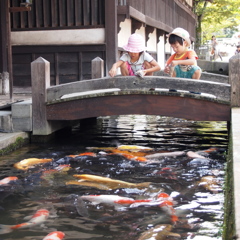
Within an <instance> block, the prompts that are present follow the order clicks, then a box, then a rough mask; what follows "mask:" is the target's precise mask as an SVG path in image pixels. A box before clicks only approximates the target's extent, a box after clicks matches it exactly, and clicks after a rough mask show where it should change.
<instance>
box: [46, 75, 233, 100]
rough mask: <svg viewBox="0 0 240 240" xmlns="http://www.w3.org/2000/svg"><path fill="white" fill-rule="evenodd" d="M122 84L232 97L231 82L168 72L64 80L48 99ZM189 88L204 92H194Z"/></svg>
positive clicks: (132, 88)
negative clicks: (194, 77) (141, 75)
mask: <svg viewBox="0 0 240 240" xmlns="http://www.w3.org/2000/svg"><path fill="white" fill-rule="evenodd" d="M113 88H119V89H120V90H121V91H125V92H126V91H135V92H136V91H141V92H151V93H150V94H154V91H156V92H158V93H159V92H162V93H163V94H164V95H169V96H171V95H172V94H173V91H168V90H169V89H170V90H175V91H176V92H177V93H178V95H179V94H180V95H181V96H182V97H184V96H185V95H186V96H188V97H192V98H198V99H199V98H205V97H209V98H210V99H211V98H212V99H214V101H224V102H228V103H229V101H230V98H231V97H230V94H231V86H230V85H229V84H227V83H219V82H211V81H206V80H197V81H196V80H192V79H183V78H170V77H165V76H162V77H161V76H148V77H144V78H140V77H131V76H128V77H123V76H119V77H114V78H110V77H105V78H100V79H92V80H84V81H79V82H74V83H70V84H69V83H68V84H62V85H58V86H53V87H50V88H48V89H47V102H48V103H51V102H55V101H60V100H61V98H62V97H63V96H65V97H64V98H65V101H66V95H68V94H71V95H72V94H73V93H81V92H87V91H93V90H99V89H102V90H104V89H113ZM189 92H195V93H201V94H191V95H189Z"/></svg>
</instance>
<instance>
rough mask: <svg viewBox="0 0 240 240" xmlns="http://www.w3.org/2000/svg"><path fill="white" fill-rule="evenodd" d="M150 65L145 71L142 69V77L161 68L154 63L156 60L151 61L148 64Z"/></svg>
mask: <svg viewBox="0 0 240 240" xmlns="http://www.w3.org/2000/svg"><path fill="white" fill-rule="evenodd" d="M150 64H151V66H152V67H151V68H147V69H144V70H143V72H144V75H146V74H147V73H152V72H157V71H160V70H161V68H160V66H159V64H158V63H157V62H156V60H152V61H151V62H150Z"/></svg>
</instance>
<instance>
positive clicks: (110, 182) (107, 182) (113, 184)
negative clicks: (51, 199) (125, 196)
mask: <svg viewBox="0 0 240 240" xmlns="http://www.w3.org/2000/svg"><path fill="white" fill-rule="evenodd" d="M73 176H74V177H76V178H79V179H81V180H80V181H78V185H83V186H86V183H87V182H91V183H95V184H99V186H106V188H109V189H117V188H139V189H141V188H146V187H149V185H150V184H151V182H143V183H130V182H125V181H121V180H114V179H111V178H107V177H100V176H96V175H90V174H80V175H78V174H75V175H73ZM96 186H97V185H96ZM100 189H101V188H100Z"/></svg>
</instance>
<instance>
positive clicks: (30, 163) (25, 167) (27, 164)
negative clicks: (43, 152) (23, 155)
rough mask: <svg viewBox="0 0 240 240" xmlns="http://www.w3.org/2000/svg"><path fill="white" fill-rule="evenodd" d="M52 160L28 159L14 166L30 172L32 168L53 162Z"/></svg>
mask: <svg viewBox="0 0 240 240" xmlns="http://www.w3.org/2000/svg"><path fill="white" fill-rule="evenodd" d="M51 161H52V159H51V158H50V159H47V158H46V159H40V158H27V159H24V160H22V161H20V162H18V163H15V164H14V165H13V166H14V167H15V168H17V169H21V170H28V169H29V168H30V167H31V166H34V165H38V164H41V163H47V162H51Z"/></svg>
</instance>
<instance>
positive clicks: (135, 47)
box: [123, 33, 146, 53]
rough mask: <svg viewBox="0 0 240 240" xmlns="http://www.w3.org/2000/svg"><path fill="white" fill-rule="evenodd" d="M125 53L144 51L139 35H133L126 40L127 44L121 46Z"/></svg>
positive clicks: (142, 40) (143, 44)
mask: <svg viewBox="0 0 240 240" xmlns="http://www.w3.org/2000/svg"><path fill="white" fill-rule="evenodd" d="M123 49H124V50H125V51H127V52H132V53H139V52H143V51H145V50H146V47H145V42H144V39H143V37H142V36H141V35H139V34H137V33H134V34H132V35H131V36H130V37H129V39H128V44H127V45H124V46H123Z"/></svg>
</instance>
